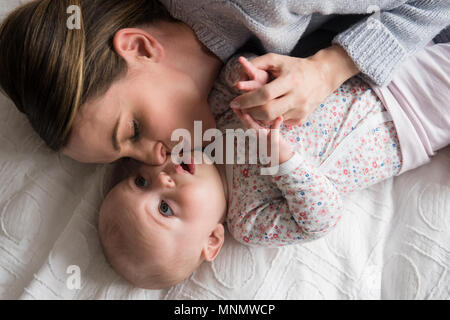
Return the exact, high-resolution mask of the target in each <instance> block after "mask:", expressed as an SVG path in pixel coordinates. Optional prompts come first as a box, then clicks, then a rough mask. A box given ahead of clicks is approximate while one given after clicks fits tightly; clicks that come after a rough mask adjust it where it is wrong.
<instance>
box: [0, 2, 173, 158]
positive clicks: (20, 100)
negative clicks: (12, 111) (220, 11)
mask: <svg viewBox="0 0 450 320" xmlns="http://www.w3.org/2000/svg"><path fill="white" fill-rule="evenodd" d="M72 5H76V6H78V7H79V8H80V9H81V24H80V28H79V29H71V28H69V27H68V23H67V21H68V20H69V18H70V17H71V14H69V13H68V8H69V7H70V6H72ZM69 12H70V11H69ZM158 20H166V21H175V19H173V18H172V17H171V16H170V14H169V13H168V11H167V10H166V9H165V8H164V6H163V5H162V4H160V3H159V2H158V1H157V0H35V1H31V2H29V3H26V4H24V5H22V6H20V7H18V8H17V9H15V10H14V11H13V12H11V13H10V14H9V15H8V16H7V17H6V19H5V20H4V21H3V23H2V25H1V26H0V86H1V87H2V89H3V91H4V92H5V93H6V94H7V95H8V96H9V97H10V98H11V99H12V100H13V102H14V103H15V105H16V106H17V108H18V109H19V110H20V111H21V112H23V113H25V114H26V116H27V117H28V119H29V121H30V122H31V125H32V126H33V128H34V130H36V132H37V133H38V134H39V135H40V136H41V138H42V139H43V140H44V141H45V142H46V144H47V145H48V146H49V147H50V148H52V149H53V150H60V149H61V148H62V147H64V146H65V145H66V144H67V142H68V139H69V135H70V131H71V127H72V124H73V121H74V118H75V116H76V114H77V111H78V109H79V107H80V106H81V105H83V104H84V103H85V102H86V101H87V100H89V99H91V98H95V97H99V96H101V95H102V94H104V93H105V92H106V91H107V90H108V89H109V87H110V86H111V85H112V84H113V83H114V81H116V80H119V79H120V78H121V77H123V76H125V75H126V73H127V65H126V62H125V60H123V58H122V57H121V56H120V55H119V54H117V53H116V51H115V50H114V47H113V38H114V35H115V34H116V33H117V32H118V31H119V30H120V29H123V28H129V27H137V26H145V25H149V24H151V23H153V22H155V21H158Z"/></svg>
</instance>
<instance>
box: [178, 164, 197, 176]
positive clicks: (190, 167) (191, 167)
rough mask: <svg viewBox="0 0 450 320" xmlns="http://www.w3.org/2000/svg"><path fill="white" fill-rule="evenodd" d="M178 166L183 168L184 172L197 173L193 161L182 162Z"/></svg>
mask: <svg viewBox="0 0 450 320" xmlns="http://www.w3.org/2000/svg"><path fill="white" fill-rule="evenodd" d="M177 167H179V168H181V169H182V170H183V173H189V174H194V173H195V165H194V164H193V163H191V164H187V163H184V162H181V164H180V165H179V166H177ZM177 171H178V170H177Z"/></svg>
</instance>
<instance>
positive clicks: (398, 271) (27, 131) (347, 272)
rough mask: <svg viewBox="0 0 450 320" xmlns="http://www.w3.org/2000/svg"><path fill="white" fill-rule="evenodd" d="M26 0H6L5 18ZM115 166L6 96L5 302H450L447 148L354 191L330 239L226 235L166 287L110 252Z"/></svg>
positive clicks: (1, 103)
mask: <svg viewBox="0 0 450 320" xmlns="http://www.w3.org/2000/svg"><path fill="white" fill-rule="evenodd" d="M20 2H21V1H17V0H2V2H1V3H0V19H1V18H2V16H3V15H4V13H5V12H7V11H9V10H11V9H12V8H14V7H15V6H17V4H19V3H20ZM111 169H112V167H111V166H103V165H83V164H79V163H76V162H75V161H72V160H71V159H69V158H66V157H64V156H63V155H60V154H57V153H54V152H52V151H50V150H49V149H48V148H47V147H46V146H45V145H44V144H43V142H42V141H41V140H40V139H39V137H38V136H37V135H36V134H35V133H34V132H33V131H32V129H31V127H30V126H29V124H28V122H27V120H26V119H25V117H24V116H23V115H22V114H20V113H19V112H18V111H17V110H16V109H15V108H14V106H13V105H12V103H11V102H10V101H9V100H8V99H7V98H5V97H4V96H2V95H1V94H0V299H380V298H381V299H450V148H446V149H444V150H442V151H440V152H439V153H438V154H437V155H436V156H435V157H434V158H433V159H432V161H431V162H430V163H429V164H427V165H425V166H423V167H421V168H418V169H416V170H413V171H411V172H408V173H406V174H404V175H402V176H400V177H396V178H392V179H389V180H386V181H384V182H382V183H380V184H377V185H375V186H373V187H371V188H369V189H366V190H363V191H360V192H357V193H353V194H351V195H348V196H346V197H345V198H344V203H345V213H344V215H343V218H342V220H341V222H340V225H339V226H338V227H337V228H336V230H334V231H333V232H332V233H330V234H329V235H328V236H326V237H324V238H322V239H320V240H318V241H315V242H311V243H308V244H305V245H297V246H290V247H284V248H253V247H247V246H244V245H241V244H239V243H238V242H236V241H234V240H233V239H232V238H231V237H229V236H228V237H227V240H226V242H225V244H224V248H223V249H222V252H221V253H220V255H219V256H218V258H217V259H216V260H215V261H213V262H212V263H204V264H203V265H202V266H201V267H200V268H199V269H198V270H197V271H196V272H195V273H194V274H193V275H192V276H191V277H190V278H188V279H187V280H186V281H184V282H182V283H181V284H179V285H177V286H175V287H173V288H170V289H167V290H143V289H138V288H134V287H132V286H131V285H129V284H128V283H126V282H125V281H124V280H122V279H121V278H120V277H119V276H118V275H117V274H116V273H115V272H114V271H113V270H112V269H111V268H110V267H109V265H108V264H107V262H106V261H105V259H104V256H103V254H102V251H101V247H100V244H99V241H98V235H97V227H96V225H97V211H98V207H99V204H100V202H101V199H102V198H103V197H104V195H105V186H106V185H108V183H109V177H110V173H111ZM70 266H77V267H78V268H79V270H80V272H81V273H80V276H81V277H80V280H81V282H80V287H79V288H73V282H71V280H73V278H72V277H71V276H72V274H71V273H70V272H71V269H70V268H69V267H70Z"/></svg>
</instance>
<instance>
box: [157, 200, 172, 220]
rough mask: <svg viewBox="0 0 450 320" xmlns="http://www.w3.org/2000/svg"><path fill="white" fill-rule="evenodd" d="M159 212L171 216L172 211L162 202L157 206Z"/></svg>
mask: <svg viewBox="0 0 450 320" xmlns="http://www.w3.org/2000/svg"><path fill="white" fill-rule="evenodd" d="M159 212H161V214H163V215H165V216H173V212H172V209H170V207H169V205H168V204H167V202H165V201H164V200H162V201H161V203H160V204H159Z"/></svg>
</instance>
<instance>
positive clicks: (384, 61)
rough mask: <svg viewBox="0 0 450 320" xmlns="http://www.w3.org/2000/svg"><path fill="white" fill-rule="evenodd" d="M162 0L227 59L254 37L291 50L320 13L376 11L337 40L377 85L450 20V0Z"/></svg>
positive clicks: (272, 48) (283, 51) (274, 47)
mask: <svg viewBox="0 0 450 320" xmlns="http://www.w3.org/2000/svg"><path fill="white" fill-rule="evenodd" d="M160 1H161V2H162V3H163V4H164V5H165V6H166V7H167V9H168V10H169V11H170V13H171V14H172V15H173V16H174V17H175V18H176V19H179V20H181V21H183V22H185V23H187V24H188V25H189V26H190V27H191V28H192V29H193V30H194V31H195V33H196V34H197V37H198V38H199V40H200V41H202V42H203V43H204V44H205V45H206V46H207V47H208V48H209V49H210V50H211V51H212V52H214V53H215V54H216V55H217V56H218V57H219V58H220V59H222V60H223V61H226V60H227V59H228V58H229V57H230V56H231V55H232V54H233V53H234V52H235V51H236V50H237V49H238V48H240V47H241V46H242V45H243V44H244V43H245V42H246V41H247V40H249V39H250V38H251V37H253V36H256V37H257V38H258V39H259V40H260V41H261V43H262V45H263V46H264V49H265V50H266V51H267V52H275V53H280V54H289V53H290V52H291V50H292V49H293V48H294V46H295V45H296V44H297V42H298V40H299V39H300V38H301V37H302V35H304V33H305V31H306V30H307V28H308V26H309V25H310V23H312V21H314V20H315V21H317V17H319V19H318V20H320V17H323V16H327V15H331V14H342V15H344V14H368V13H373V14H371V15H370V16H368V17H365V18H364V19H362V20H361V21H359V22H358V23H356V24H354V25H353V26H351V27H350V28H349V29H347V30H345V31H344V32H342V33H340V34H338V35H337V36H336V37H335V38H334V40H333V42H334V43H338V44H339V45H341V46H342V47H343V48H344V49H345V50H346V51H347V53H348V54H349V55H350V57H351V58H352V59H353V61H354V62H355V63H356V65H357V66H358V68H359V70H360V71H361V72H362V73H363V74H364V75H365V76H366V77H368V78H369V79H370V80H372V81H373V82H375V83H376V84H378V85H384V84H386V83H388V82H389V79H390V77H391V75H392V73H393V71H394V69H395V68H396V66H398V65H399V64H400V63H401V61H402V60H403V59H404V58H405V57H407V56H408V55H409V54H411V53H413V52H415V51H416V50H417V49H419V48H421V47H424V46H425V44H426V43H428V42H429V41H430V40H431V39H432V38H433V37H434V36H435V35H436V34H438V33H439V31H440V30H441V29H444V28H445V27H446V26H447V25H450V0H410V1H407V0H160ZM312 17H313V18H314V19H312Z"/></svg>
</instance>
